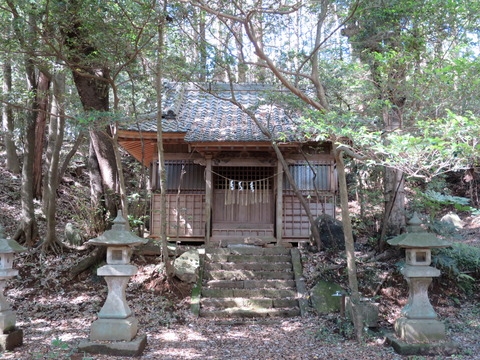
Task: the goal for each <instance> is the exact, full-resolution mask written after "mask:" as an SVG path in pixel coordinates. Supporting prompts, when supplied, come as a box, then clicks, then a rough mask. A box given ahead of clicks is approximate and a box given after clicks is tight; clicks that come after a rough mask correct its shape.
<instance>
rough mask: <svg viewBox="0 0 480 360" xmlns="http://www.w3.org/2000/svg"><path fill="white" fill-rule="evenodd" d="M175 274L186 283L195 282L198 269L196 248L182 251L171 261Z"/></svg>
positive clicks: (198, 255)
mask: <svg viewBox="0 0 480 360" xmlns="http://www.w3.org/2000/svg"><path fill="white" fill-rule="evenodd" d="M173 267H174V271H175V276H176V277H177V278H179V279H180V280H182V281H185V282H187V283H196V282H197V279H198V272H199V270H200V254H199V253H198V251H197V250H189V251H186V252H184V253H183V254H182V255H180V256H179V257H178V258H176V259H175V262H174V263H173Z"/></svg>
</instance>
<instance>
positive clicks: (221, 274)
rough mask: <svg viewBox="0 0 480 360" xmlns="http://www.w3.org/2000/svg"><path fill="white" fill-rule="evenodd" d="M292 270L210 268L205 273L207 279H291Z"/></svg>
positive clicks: (292, 275)
mask: <svg viewBox="0 0 480 360" xmlns="http://www.w3.org/2000/svg"><path fill="white" fill-rule="evenodd" d="M293 278H294V274H293V272H285V271H252V270H210V271H207V272H206V273H205V279H207V280H273V279H275V280H277V279H278V280H293Z"/></svg>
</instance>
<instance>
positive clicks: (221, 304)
mask: <svg viewBox="0 0 480 360" xmlns="http://www.w3.org/2000/svg"><path fill="white" fill-rule="evenodd" d="M201 305H202V306H203V307H204V308H217V309H218V308H221V309H226V308H234V307H240V308H249V309H270V308H291V307H298V300H297V299H294V298H287V299H285V298H245V297H238V298H203V299H202V300H201Z"/></svg>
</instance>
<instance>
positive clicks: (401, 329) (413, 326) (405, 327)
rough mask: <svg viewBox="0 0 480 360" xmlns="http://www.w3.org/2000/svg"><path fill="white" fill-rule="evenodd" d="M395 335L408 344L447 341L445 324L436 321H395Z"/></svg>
mask: <svg viewBox="0 0 480 360" xmlns="http://www.w3.org/2000/svg"><path fill="white" fill-rule="evenodd" d="M395 334H396V335H397V336H398V337H399V338H400V339H401V340H403V341H406V342H435V341H443V340H445V336H446V335H445V324H444V323H443V322H441V321H439V320H434V319H407V318H405V317H400V318H398V319H397V320H396V321H395Z"/></svg>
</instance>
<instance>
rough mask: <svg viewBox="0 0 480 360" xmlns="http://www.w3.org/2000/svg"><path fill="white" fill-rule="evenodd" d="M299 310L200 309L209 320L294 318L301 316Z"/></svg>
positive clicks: (201, 314)
mask: <svg viewBox="0 0 480 360" xmlns="http://www.w3.org/2000/svg"><path fill="white" fill-rule="evenodd" d="M299 315H300V309H299V308H285V309H282V308H280V309H277V308H271V309H246V308H241V307H233V308H228V309H222V310H210V309H200V316H202V317H208V318H223V319H224V318H232V317H241V318H261V317H293V316H299Z"/></svg>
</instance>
